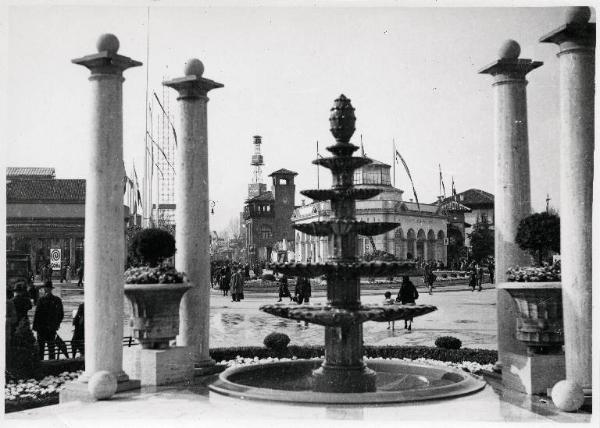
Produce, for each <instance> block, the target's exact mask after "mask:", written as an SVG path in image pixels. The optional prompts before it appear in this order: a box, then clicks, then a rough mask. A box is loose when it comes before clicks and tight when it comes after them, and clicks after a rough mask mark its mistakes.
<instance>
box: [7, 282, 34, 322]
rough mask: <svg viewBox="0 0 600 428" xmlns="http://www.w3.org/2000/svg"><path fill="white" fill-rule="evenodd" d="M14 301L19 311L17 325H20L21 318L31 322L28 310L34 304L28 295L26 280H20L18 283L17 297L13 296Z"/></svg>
mask: <svg viewBox="0 0 600 428" xmlns="http://www.w3.org/2000/svg"><path fill="white" fill-rule="evenodd" d="M12 301H13V303H14V305H15V310H16V311H17V325H19V323H20V322H21V320H27V323H29V315H28V312H29V310H30V309H31V308H32V307H33V306H32V305H31V299H30V298H29V296H28V295H27V289H26V288H25V283H24V282H22V281H20V282H18V283H17V284H16V288H15V297H13V298H12Z"/></svg>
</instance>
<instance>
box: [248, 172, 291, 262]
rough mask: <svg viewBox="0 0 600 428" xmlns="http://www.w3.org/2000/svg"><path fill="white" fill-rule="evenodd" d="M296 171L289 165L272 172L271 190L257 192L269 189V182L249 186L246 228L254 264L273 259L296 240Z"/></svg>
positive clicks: (249, 254) (249, 250)
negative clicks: (290, 168)
mask: <svg viewBox="0 0 600 428" xmlns="http://www.w3.org/2000/svg"><path fill="white" fill-rule="evenodd" d="M296 175H298V174H297V173H295V172H294V171H290V170H287V169H280V170H277V171H275V172H273V173H271V174H270V175H269V177H271V178H272V180H273V181H272V185H271V190H270V191H262V193H260V194H258V195H256V196H253V195H255V193H254V191H255V190H256V189H264V190H266V185H265V186H252V187H249V189H248V190H249V192H248V193H249V194H248V199H247V200H246V203H245V206H244V212H243V218H244V224H243V231H244V232H245V241H246V254H247V255H248V261H249V262H250V263H251V264H255V263H257V262H262V261H264V262H268V261H272V260H273V259H274V256H276V255H277V253H275V254H274V252H278V251H284V250H285V247H287V246H288V245H289V243H293V241H294V230H293V229H292V221H291V217H292V213H293V212H294V204H295V195H296V185H295V184H294V177H295V176H296ZM257 184H261V183H257Z"/></svg>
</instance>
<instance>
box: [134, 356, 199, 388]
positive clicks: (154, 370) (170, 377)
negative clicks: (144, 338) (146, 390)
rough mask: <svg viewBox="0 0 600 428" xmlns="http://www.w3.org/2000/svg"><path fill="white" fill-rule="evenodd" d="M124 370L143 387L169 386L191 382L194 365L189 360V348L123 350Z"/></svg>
mask: <svg viewBox="0 0 600 428" xmlns="http://www.w3.org/2000/svg"><path fill="white" fill-rule="evenodd" d="M123 368H124V369H125V370H127V372H128V373H130V375H131V377H133V378H135V379H139V380H140V381H141V383H142V385H144V386H146V385H152V386H158V385H167V384H170V383H175V382H183V381H191V380H192V379H193V377H194V364H193V363H192V362H191V361H190V359H189V348H188V347H187V346H176V347H172V348H167V349H143V348H139V347H135V348H124V349H123Z"/></svg>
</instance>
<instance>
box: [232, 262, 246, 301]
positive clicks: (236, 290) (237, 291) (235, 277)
mask: <svg viewBox="0 0 600 428" xmlns="http://www.w3.org/2000/svg"><path fill="white" fill-rule="evenodd" d="M243 298H244V280H243V278H242V270H241V269H240V268H237V267H236V268H234V272H233V274H232V275H231V301H232V302H239V301H240V300H242V299H243Z"/></svg>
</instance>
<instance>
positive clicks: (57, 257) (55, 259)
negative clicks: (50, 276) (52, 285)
mask: <svg viewBox="0 0 600 428" xmlns="http://www.w3.org/2000/svg"><path fill="white" fill-rule="evenodd" d="M61 252H62V251H61V249H60V248H52V249H50V267H51V268H52V270H60V262H61Z"/></svg>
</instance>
